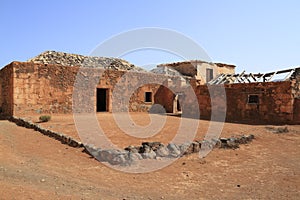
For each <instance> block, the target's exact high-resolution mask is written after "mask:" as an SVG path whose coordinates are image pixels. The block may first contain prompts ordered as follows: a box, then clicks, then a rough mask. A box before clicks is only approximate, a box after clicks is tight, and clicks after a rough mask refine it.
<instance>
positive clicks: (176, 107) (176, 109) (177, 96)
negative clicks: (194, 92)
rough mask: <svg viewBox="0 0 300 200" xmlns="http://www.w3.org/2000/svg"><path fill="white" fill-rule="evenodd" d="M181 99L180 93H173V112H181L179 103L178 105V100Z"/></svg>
mask: <svg viewBox="0 0 300 200" xmlns="http://www.w3.org/2000/svg"><path fill="white" fill-rule="evenodd" d="M181 99H182V94H181V93H177V94H175V95H174V100H173V113H181V112H182V110H181V105H180V101H181Z"/></svg>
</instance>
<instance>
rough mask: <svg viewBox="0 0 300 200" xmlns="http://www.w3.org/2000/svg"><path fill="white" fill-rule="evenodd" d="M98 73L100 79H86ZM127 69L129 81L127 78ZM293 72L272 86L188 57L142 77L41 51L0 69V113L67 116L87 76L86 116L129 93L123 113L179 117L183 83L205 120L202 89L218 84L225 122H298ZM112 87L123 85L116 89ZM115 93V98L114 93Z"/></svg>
mask: <svg viewBox="0 0 300 200" xmlns="http://www.w3.org/2000/svg"><path fill="white" fill-rule="evenodd" d="M80 66H86V67H84V68H83V69H82V67H80ZM99 69H100V70H102V71H101V76H100V77H98V76H95V77H93V74H95V70H96V71H97V70H99ZM128 71H130V72H131V73H130V74H131V76H127V77H126V76H125V75H126V74H128ZM299 71H300V70H299V68H295V69H292V70H287V73H288V76H287V77H286V78H285V79H283V80H280V81H279V80H276V81H271V78H272V77H273V76H274V75H275V74H276V73H275V74H274V73H267V74H245V73H244V72H243V73H241V74H235V66H234V65H227V64H221V63H208V62H203V61H199V60H193V61H184V62H177V63H170V64H161V65H158V66H157V68H156V69H153V70H152V71H150V72H147V71H145V70H143V69H141V68H139V67H137V66H134V65H132V64H130V63H129V62H127V61H125V60H122V59H117V58H103V57H87V56H80V55H75V54H66V53H59V52H53V51H48V52H45V53H43V54H41V55H39V56H37V57H35V58H33V59H31V60H28V61H27V62H12V63H10V64H9V65H7V66H5V67H4V68H2V69H1V71H0V113H1V115H2V116H8V117H9V116H23V115H27V114H46V113H47V114H51V113H72V112H73V107H72V106H73V103H74V101H73V100H74V85H76V81H78V80H81V81H82V82H81V83H83V84H82V85H85V83H86V82H85V80H86V79H87V78H91V77H92V78H94V82H93V84H91V85H88V86H86V88H88V89H84V92H83V93H82V94H80V95H78V96H76V95H75V97H78V99H83V100H84V102H85V104H84V105H83V106H82V107H83V108H82V109H84V110H85V111H86V110H88V111H90V112H103V111H104V112H112V111H113V110H112V109H113V108H114V106H113V100H112V99H113V98H114V100H115V101H116V102H119V103H120V104H121V103H122V102H123V101H126V99H124V97H125V96H128V95H129V96H130V98H129V99H127V100H128V106H127V107H126V109H127V110H128V111H131V112H148V111H149V110H150V109H151V108H152V105H153V104H160V105H161V106H162V107H163V108H164V109H165V111H166V112H168V113H181V112H182V111H183V112H184V110H185V108H182V106H183V105H181V104H180V99H181V98H184V97H183V96H182V93H183V90H184V88H185V87H186V85H190V86H191V87H192V88H193V90H194V92H195V94H196V97H197V100H198V103H197V104H196V105H199V110H200V116H199V117H200V118H202V119H210V117H211V109H212V108H211V99H212V98H211V94H210V90H209V88H210V87H219V86H220V85H222V86H224V88H225V91H226V105H225V106H226V109H227V111H226V120H227V121H231V122H246V123H259V124H275V123H276V124H285V123H288V124H300V75H299V74H300V72H299ZM283 72H284V71H283ZM79 75H80V76H79ZM124 77H125V78H124ZM123 79H124V80H123ZM145 80H147V81H145ZM122 81H123V82H122ZM143 81H144V83H145V84H141V85H139V87H137V88H133V89H134V91H130V89H128V88H130V86H131V85H134V83H143ZM119 82H122V84H120V86H118V87H116V86H117V85H118V83H119ZM123 83H124V84H123ZM125 83H126V84H125ZM173 86H174V87H173ZM175 86H176V87H175ZM170 88H171V89H170ZM172 88H174V89H172ZM117 90H119V92H118V93H117V94H119V95H115V96H114V92H115V91H117ZM117 107H118V105H117ZM120 107H121V106H120ZM124 109H125V108H124ZM126 109H125V110H122V109H120V110H121V111H126Z"/></svg>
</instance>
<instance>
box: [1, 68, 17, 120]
mask: <svg viewBox="0 0 300 200" xmlns="http://www.w3.org/2000/svg"><path fill="white" fill-rule="evenodd" d="M13 65H14V63H11V64H9V65H7V66H6V67H5V68H3V69H1V70H0V116H4V117H5V116H11V115H12V114H13V85H14V82H13V70H14V69H13Z"/></svg>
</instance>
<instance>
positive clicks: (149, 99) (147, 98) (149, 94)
mask: <svg viewBox="0 0 300 200" xmlns="http://www.w3.org/2000/svg"><path fill="white" fill-rule="evenodd" d="M145 102H152V92H145Z"/></svg>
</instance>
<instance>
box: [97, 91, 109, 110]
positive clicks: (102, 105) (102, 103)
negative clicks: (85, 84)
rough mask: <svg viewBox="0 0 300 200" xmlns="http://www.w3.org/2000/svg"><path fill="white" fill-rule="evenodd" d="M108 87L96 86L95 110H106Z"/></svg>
mask: <svg viewBox="0 0 300 200" xmlns="http://www.w3.org/2000/svg"><path fill="white" fill-rule="evenodd" d="M107 97H108V89H103V88H97V112H106V111H108V109H107V107H108V106H107V105H108V100H107V99H108V98H107Z"/></svg>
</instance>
